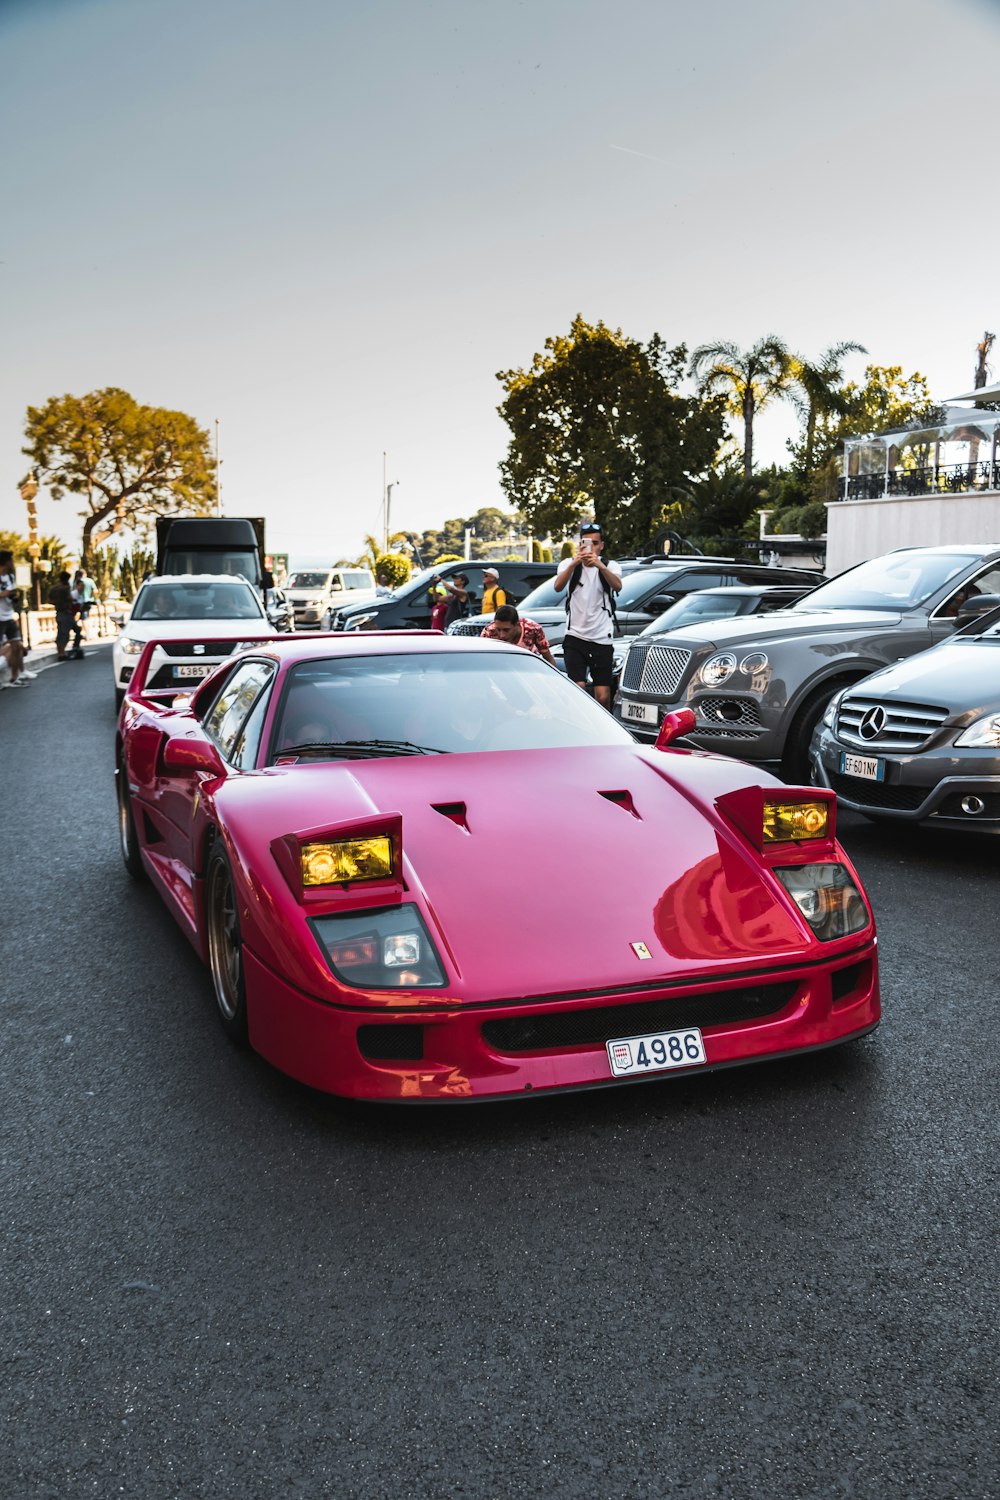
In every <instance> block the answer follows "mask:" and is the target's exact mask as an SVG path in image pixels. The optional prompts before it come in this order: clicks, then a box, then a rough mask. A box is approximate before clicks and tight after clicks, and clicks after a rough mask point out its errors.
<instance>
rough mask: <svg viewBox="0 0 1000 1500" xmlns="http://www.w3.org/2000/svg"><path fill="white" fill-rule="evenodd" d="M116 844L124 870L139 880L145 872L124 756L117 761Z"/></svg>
mask: <svg viewBox="0 0 1000 1500" xmlns="http://www.w3.org/2000/svg"><path fill="white" fill-rule="evenodd" d="M118 844H119V847H120V849H121V851H122V863H123V864H124V866H125V868H126V870H127V871H128V872H129V874H130V875H131V877H132V879H133V880H141V879H142V877H143V875H144V874H145V871H144V870H143V868H142V855H141V854H140V853H139V840H138V838H137V837H136V832H135V818H134V816H133V814H132V794H131V793H130V791H129V789H128V771H127V769H126V766H125V757H124V755H122V756H120V757H119V760H118Z"/></svg>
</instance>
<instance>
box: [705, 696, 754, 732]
mask: <svg viewBox="0 0 1000 1500" xmlns="http://www.w3.org/2000/svg"><path fill="white" fill-rule="evenodd" d="M697 712H698V714H699V716H700V718H701V719H702V720H703V721H704V722H705V723H706V724H711V726H712V728H713V729H714V728H715V727H716V725H718V724H721V725H723V727H724V728H726V729H740V728H743V729H747V728H750V727H752V728H754V729H759V728H760V727H761V722H760V710H759V708H758V707H757V705H756V703H754V702H753V700H752V699H747V698H702V699H701V700H700V701H699V703H698V704H697Z"/></svg>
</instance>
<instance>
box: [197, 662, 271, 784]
mask: <svg viewBox="0 0 1000 1500" xmlns="http://www.w3.org/2000/svg"><path fill="white" fill-rule="evenodd" d="M273 675H274V668H273V667H272V666H271V664H270V663H269V662H264V661H247V662H243V663H242V665H240V666H238V667H237V668H236V670H235V672H234V673H233V675H232V676H231V677H230V678H229V681H228V682H227V683H226V685H225V687H224V688H223V689H222V692H221V693H220V694H219V696H218V698H217V699H216V700H215V703H214V704H213V705H212V707H211V709H210V710H209V712H208V714H207V715H206V718H205V721H204V723H205V732H206V733H207V734H208V735H209V737H210V738H211V739H213V740H214V741H215V743H216V745H217V746H218V748H219V751H220V753H221V755H222V756H223V758H224V759H225V760H228V761H230V762H232V761H234V759H235V754H236V750H237V747H238V745H239V743H240V738H241V734H242V730H243V726H244V723H245V722H246V720H247V718H248V716H249V714H250V711H251V709H252V708H253V707H254V705H255V704H256V702H257V700H258V699H259V698H260V697H262V696H266V695H265V694H264V689H265V688H266V687H267V685H268V683H269V682H270V681H271V678H272V677H273Z"/></svg>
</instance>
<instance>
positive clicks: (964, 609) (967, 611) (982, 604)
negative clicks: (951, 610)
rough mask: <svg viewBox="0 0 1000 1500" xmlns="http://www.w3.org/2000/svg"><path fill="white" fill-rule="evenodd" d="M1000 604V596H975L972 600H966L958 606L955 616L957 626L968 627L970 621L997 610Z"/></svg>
mask: <svg viewBox="0 0 1000 1500" xmlns="http://www.w3.org/2000/svg"><path fill="white" fill-rule="evenodd" d="M998 604H1000V594H973V596H972V598H971V599H966V600H965V602H964V603H963V604H960V605H959V606H958V610H957V612H956V614H955V624H956V625H966V624H968V622H969V620H974V619H975V618H976V617H977V615H985V614H988V613H989V611H990V610H991V609H996V607H997V605H998Z"/></svg>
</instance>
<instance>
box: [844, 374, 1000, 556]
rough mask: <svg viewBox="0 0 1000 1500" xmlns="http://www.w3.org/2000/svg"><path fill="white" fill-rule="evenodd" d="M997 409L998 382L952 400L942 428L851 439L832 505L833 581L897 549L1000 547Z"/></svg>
mask: <svg viewBox="0 0 1000 1500" xmlns="http://www.w3.org/2000/svg"><path fill="white" fill-rule="evenodd" d="M963 402H969V403H971V404H970V405H968V406H966V405H962V404H961V403H963ZM996 404H1000V383H998V384H996V385H991V386H983V387H982V388H981V389H979V390H976V391H966V392H965V393H964V394H963V395H961V396H956V397H954V398H953V399H952V400H951V401H949V402H948V404H947V405H946V406H945V408H944V415H943V419H942V421H941V423H940V425H938V426H937V427H928V428H924V429H921V430H916V431H914V430H905V431H900V432H883V433H881V434H879V435H878V436H872V437H859V438H849V439H848V440H847V442H846V443H845V445H844V467H843V477H842V481H841V483H842V491H843V493H842V495H841V497H840V499H839V500H837V501H834V502H832V503H831V504H829V505H828V506H827V536H826V571H827V573H828V575H829V576H830V577H833V575H834V574H836V573H842V572H843V571H844V569H845V568H850V567H853V566H854V564H855V563H859V562H863V561H864V560H865V559H866V558H868V557H877V556H878V555H879V554H880V553H883V552H891V551H892V549H893V548H894V547H907V546H912V547H934V546H941V545H945V544H947V543H948V542H998V543H1000V452H998V446H1000V441H998V440H1000V410H997V411H991V410H989V409H988V408H989V406H990V405H996Z"/></svg>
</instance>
